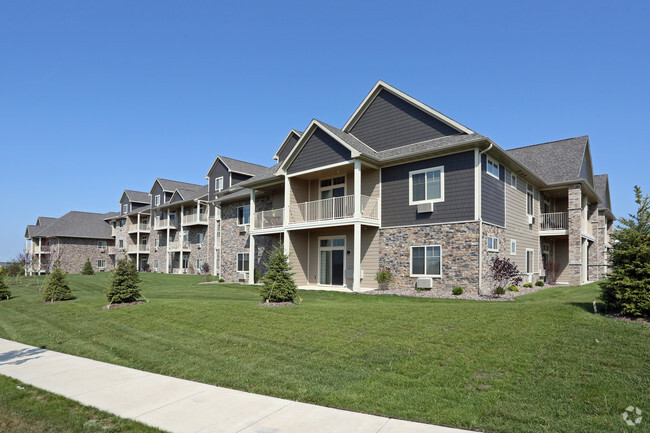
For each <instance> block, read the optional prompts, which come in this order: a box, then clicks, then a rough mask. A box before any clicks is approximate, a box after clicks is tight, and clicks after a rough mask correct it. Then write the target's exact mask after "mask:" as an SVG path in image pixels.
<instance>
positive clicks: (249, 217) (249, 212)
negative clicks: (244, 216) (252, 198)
mask: <svg viewBox="0 0 650 433" xmlns="http://www.w3.org/2000/svg"><path fill="white" fill-rule="evenodd" d="M246 206H248V222H247V223H243V224H240V223H239V209H240V208H245V207H246ZM250 208H251V205H249V204H247V205H244V206H237V227H243V226H248V225H250V224H251V218H252V217H253V215H251V210H250Z"/></svg>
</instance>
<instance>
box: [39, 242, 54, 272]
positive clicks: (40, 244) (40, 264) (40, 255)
mask: <svg viewBox="0 0 650 433" xmlns="http://www.w3.org/2000/svg"><path fill="white" fill-rule="evenodd" d="M50 254H51V252H50ZM42 256H43V238H38V275H41V269H42V268H43V263H42V262H41V257H42Z"/></svg>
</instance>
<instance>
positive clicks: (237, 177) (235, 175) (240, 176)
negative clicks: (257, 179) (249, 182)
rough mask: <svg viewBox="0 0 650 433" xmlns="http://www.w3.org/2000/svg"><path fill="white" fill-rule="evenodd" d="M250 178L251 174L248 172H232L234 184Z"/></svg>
mask: <svg viewBox="0 0 650 433" xmlns="http://www.w3.org/2000/svg"><path fill="white" fill-rule="evenodd" d="M250 178H251V176H249V175H247V174H241V173H234V172H233V173H232V184H233V185H236V184H238V183H239V182H241V181H244V180H246V179H250Z"/></svg>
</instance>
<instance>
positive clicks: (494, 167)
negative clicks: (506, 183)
mask: <svg viewBox="0 0 650 433" xmlns="http://www.w3.org/2000/svg"><path fill="white" fill-rule="evenodd" d="M487 172H488V174H489V175H492V176H494V177H496V178H497V179H498V178H499V164H498V163H496V162H494V161H492V160H491V159H490V158H488V159H487Z"/></svg>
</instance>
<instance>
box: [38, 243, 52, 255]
mask: <svg viewBox="0 0 650 433" xmlns="http://www.w3.org/2000/svg"><path fill="white" fill-rule="evenodd" d="M49 253H50V246H49V245H41V246H38V245H35V246H34V254H49Z"/></svg>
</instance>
